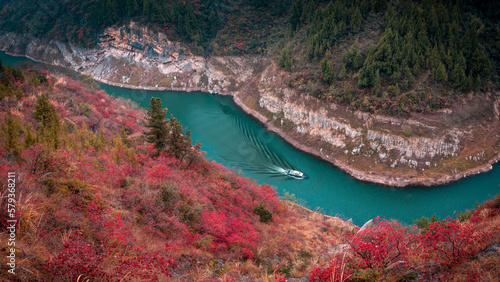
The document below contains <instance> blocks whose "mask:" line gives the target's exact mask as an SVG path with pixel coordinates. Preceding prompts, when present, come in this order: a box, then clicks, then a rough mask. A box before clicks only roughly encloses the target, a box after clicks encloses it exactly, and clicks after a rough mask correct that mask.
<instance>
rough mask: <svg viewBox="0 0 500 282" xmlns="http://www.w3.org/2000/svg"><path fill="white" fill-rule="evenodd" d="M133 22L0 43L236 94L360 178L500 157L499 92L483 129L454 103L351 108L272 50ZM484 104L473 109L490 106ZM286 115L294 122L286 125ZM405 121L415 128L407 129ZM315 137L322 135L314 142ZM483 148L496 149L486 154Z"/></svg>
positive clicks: (424, 179) (287, 134) (109, 75)
mask: <svg viewBox="0 0 500 282" xmlns="http://www.w3.org/2000/svg"><path fill="white" fill-rule="evenodd" d="M129 30H131V31H129V33H127V32H124V29H123V28H122V27H114V28H108V29H107V31H106V32H105V35H106V36H105V38H106V40H108V41H106V40H104V39H103V40H102V42H101V43H100V44H99V46H97V47H96V48H93V49H83V48H79V47H76V46H73V45H71V44H68V43H61V42H55V41H52V40H42V39H38V38H33V37H30V36H25V35H18V34H13V33H2V32H1V31H0V39H1V40H0V50H4V51H6V52H7V54H10V55H14V56H25V57H27V58H29V59H31V60H33V61H37V62H40V63H45V64H50V65H56V66H60V67H64V68H68V69H72V70H74V71H76V72H77V73H81V74H86V75H90V76H92V77H93V78H94V79H95V80H96V81H99V82H101V83H105V84H108V85H112V86H116V87H124V88H130V89H138V90H148V91H149V90H152V91H165V90H170V91H184V92H192V91H200V92H206V93H215V94H218V95H229V96H232V97H233V100H234V101H235V103H236V104H237V105H238V106H239V107H240V108H241V109H242V110H243V111H245V112H246V113H247V114H250V115H251V116H253V117H254V118H256V119H257V120H258V121H259V122H260V123H262V124H263V126H265V127H266V128H267V129H268V130H270V131H272V132H274V133H276V134H278V135H279V136H281V137H282V138H283V139H285V140H286V141H287V142H288V143H290V144H291V145H293V146H294V147H295V148H297V149H300V150H302V151H304V152H307V153H309V154H311V155H314V156H316V157H319V158H321V159H323V160H325V161H327V162H329V163H331V164H333V165H334V166H336V167H338V168H339V169H341V170H342V171H344V172H346V173H348V174H349V175H351V176H352V177H354V178H356V179H358V180H361V181H367V182H372V183H376V184H380V185H386V186H392V187H406V186H416V185H421V186H435V185H443V184H447V183H450V182H454V181H457V180H460V179H462V178H464V177H468V176H472V175H476V174H479V173H484V172H487V171H489V170H491V169H492V168H493V165H494V164H495V163H497V162H499V161H500V154H499V151H500V150H499V148H500V147H499V145H498V143H497V142H496V141H495V138H496V139H497V140H498V139H500V138H499V132H500V126H499V125H498V124H499V122H498V120H499V117H500V114H499V109H498V108H500V97H497V96H498V93H496V94H495V93H493V94H492V95H488V98H484V99H483V105H486V106H487V107H489V109H488V110H489V111H490V113H491V115H490V117H489V121H486V122H485V126H484V128H483V129H482V130H483V131H474V130H475V129H476V126H475V124H474V122H473V121H472V122H469V123H470V125H469V126H468V127H467V128H458V127H457V128H454V127H453V126H450V125H449V124H446V123H441V120H447V119H448V120H453V119H454V113H453V112H454V111H458V110H460V109H458V110H457V109H450V110H447V111H446V112H442V113H437V114H436V115H437V116H436V117H434V120H433V121H430V122H428V121H427V120H426V119H427V117H423V118H421V119H420V120H419V119H412V120H402V119H397V118H392V117H382V116H377V115H372V114H368V113H357V112H356V113H353V112H352V110H349V109H347V110H346V109H343V110H342V109H339V106H337V105H333V104H332V105H325V103H323V102H321V101H318V100H314V98H311V97H309V96H307V95H301V94H300V93H298V90H296V89H293V88H290V87H289V86H287V85H285V83H284V82H283V78H282V76H281V71H280V70H279V69H278V68H277V67H276V66H274V64H273V63H272V62H271V61H270V60H269V59H267V58H265V57H262V56H240V57H235V56H233V57H230V56H226V57H210V58H202V57H199V56H194V55H192V54H190V53H188V51H187V49H186V48H184V47H183V46H182V45H181V44H179V43H176V42H170V41H168V39H167V38H166V37H165V36H164V35H162V34H154V33H152V32H149V31H148V30H147V28H144V27H140V26H135V25H134V24H133V23H132V24H131V26H130V27H129ZM138 34H139V35H140V36H138ZM139 37H140V38H139ZM109 38H113V40H109ZM138 44H139V45H141V46H143V47H144V48H142V49H139V50H135V49H134V48H135V47H133V46H138ZM183 54H184V55H183ZM186 54H187V55H186ZM152 85H154V86H152ZM457 107H458V106H457ZM478 108H479V109H476V110H475V111H476V112H471V113H468V114H469V115H474V114H477V112H482V111H485V110H484V109H482V108H480V107H478ZM266 115H267V116H266ZM455 115H456V114H455ZM422 120H423V122H422ZM482 121H484V120H482ZM279 122H281V127H280V126H278V125H279ZM284 122H287V123H288V124H291V125H292V128H293V129H292V130H290V128H288V130H286V129H285V127H284V126H283V124H284ZM403 126H406V127H409V128H410V132H411V129H413V131H414V132H416V134H415V135H414V136H405V135H403V133H402V132H401V131H402V128H403ZM398 131H399V132H398ZM420 132H423V133H424V134H420ZM484 133H487V134H486V135H485V136H482V135H484ZM480 138H483V139H481V140H479V139H480ZM313 139H314V140H320V141H317V142H316V143H314V142H312V143H311V140H313ZM469 139H470V140H472V141H471V142H470V143H471V144H477V143H482V144H483V145H481V146H478V145H475V147H474V146H472V145H470V144H468V143H466V142H465V141H464V140H469ZM314 140H313V141H314ZM478 140H479V141H481V142H477V141H478ZM484 140H489V141H488V142H489V143H484V142H485V141H484ZM318 142H320V143H321V142H322V143H321V144H324V145H325V146H326V147H325V146H323V145H321V144H320V145H321V146H319V145H318V144H319V143H318ZM490 146H491V147H490ZM471 147H473V148H472V149H471ZM486 148H489V149H488V150H489V151H487V152H486V153H485V150H486ZM465 149H467V150H465ZM481 151H482V152H481ZM464 159H465V161H464Z"/></svg>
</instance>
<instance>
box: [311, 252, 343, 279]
mask: <svg viewBox="0 0 500 282" xmlns="http://www.w3.org/2000/svg"><path fill="white" fill-rule="evenodd" d="M350 264H352V259H351V258H349V257H346V256H345V255H336V256H335V258H334V259H333V261H332V262H330V263H329V264H328V265H327V266H325V267H317V266H315V267H313V269H312V270H311V274H310V275H309V282H331V281H340V282H342V281H346V280H347V279H349V278H350V277H351V276H352V269H351V268H350V266H349V265H350Z"/></svg>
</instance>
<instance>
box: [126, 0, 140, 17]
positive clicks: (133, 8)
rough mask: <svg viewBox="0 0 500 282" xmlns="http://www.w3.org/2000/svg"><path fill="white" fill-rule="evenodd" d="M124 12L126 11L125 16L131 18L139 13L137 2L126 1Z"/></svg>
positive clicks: (135, 0) (133, 0) (134, 0)
mask: <svg viewBox="0 0 500 282" xmlns="http://www.w3.org/2000/svg"><path fill="white" fill-rule="evenodd" d="M125 10H126V11H127V15H128V16H129V17H132V16H133V15H135V13H137V12H138V11H139V5H138V4H137V0H127V2H126V6H125Z"/></svg>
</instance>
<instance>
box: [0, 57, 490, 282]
mask: <svg viewBox="0 0 500 282" xmlns="http://www.w3.org/2000/svg"><path fill="white" fill-rule="evenodd" d="M0 71H1V73H2V80H1V87H2V88H1V90H0V93H1V94H2V98H1V100H0V108H1V111H0V121H1V142H0V143H1V144H0V145H1V149H0V175H1V177H2V183H4V180H5V179H7V174H8V172H15V173H16V175H17V178H16V180H17V182H16V191H15V194H16V198H15V199H16V201H15V211H8V209H7V207H8V205H7V203H8V198H7V197H2V198H1V199H0V204H1V205H0V217H1V218H0V229H1V233H0V239H1V242H2V255H1V256H0V262H1V269H0V270H1V271H2V276H3V275H4V274H5V275H9V276H4V277H7V278H8V279H11V280H13V281H76V280H78V279H79V277H80V279H89V280H90V281H155V280H159V281H168V280H173V281H176V280H178V279H180V280H185V281H210V280H212V281H214V280H215V281H238V280H241V279H243V277H250V278H261V279H264V281H273V280H276V281H278V280H279V281H281V280H280V279H286V278H288V277H309V279H310V281H332V276H334V277H335V278H333V279H334V280H333V281H339V280H342V281H343V280H357V281H359V280H381V279H386V280H396V279H400V278H402V279H410V278H412V277H413V278H415V277H421V278H424V279H427V278H429V279H433V278H439V279H446V280H453V279H455V280H463V279H469V278H470V277H473V278H478V279H480V280H485V281H489V280H488V279H490V278H491V279H493V280H494V279H495V278H498V277H499V273H500V270H499V269H498V260H499V256H498V253H496V254H495V251H493V255H492V254H491V252H489V253H484V252H481V253H479V254H478V252H480V251H481V250H483V249H485V248H487V247H489V246H491V245H493V244H497V246H498V243H499V242H500V238H499V234H500V232H499V231H500V229H499V228H500V217H499V211H500V205H499V203H500V200H499V199H498V198H497V199H496V200H495V201H491V202H488V203H486V204H484V205H483V206H482V207H480V208H478V209H477V210H475V211H471V212H467V213H465V214H460V217H459V218H460V220H458V219H447V220H444V221H441V220H436V219H433V220H430V222H429V221H428V220H426V219H421V220H419V222H418V223H419V224H418V226H419V228H417V227H405V226H402V225H401V224H400V223H397V222H393V221H388V220H384V219H376V220H375V222H374V223H373V224H372V225H370V226H368V227H366V228H362V230H359V229H358V228H356V227H354V226H352V225H350V224H348V223H346V222H343V221H341V220H339V219H336V218H328V217H325V216H322V215H320V214H318V213H314V212H310V211H309V212H308V211H305V210H303V209H301V208H299V207H297V206H296V205H292V204H289V203H287V202H284V201H280V200H279V199H278V198H277V196H276V193H275V191H274V190H273V189H272V188H271V187H269V186H267V185H257V184H256V183H255V182H253V181H252V180H250V179H247V178H243V177H241V176H239V175H237V174H235V173H234V172H232V171H228V170H227V169H226V168H224V167H223V166H221V165H218V164H216V163H214V162H209V161H207V160H206V159H204V158H203V155H202V153H201V152H200V150H199V147H197V146H193V147H189V149H188V150H184V151H182V152H184V153H182V152H181V153H179V151H176V150H173V149H172V148H173V146H172V143H169V142H170V141H167V148H166V150H161V151H160V153H158V151H157V149H155V147H154V146H153V144H150V143H148V142H147V140H146V138H145V137H144V135H143V131H148V129H147V127H146V124H149V125H151V124H150V123H148V122H149V121H148V119H147V117H148V116H147V114H146V113H145V112H144V111H142V110H140V109H138V108H137V107H136V106H135V105H134V104H133V103H131V102H128V101H125V100H121V99H114V98H112V97H110V96H108V95H107V94H106V93H104V92H103V91H98V90H96V89H93V88H92V87H91V86H88V85H85V84H82V83H81V82H78V81H74V80H72V79H70V78H67V77H64V76H57V75H53V74H48V73H47V72H44V71H31V70H26V71H20V70H18V69H13V68H10V67H5V66H2V67H1V69H0ZM170 124H172V126H173V124H175V122H174V121H172V120H171V122H170ZM170 128H171V129H170V133H169V134H170V135H171V134H172V133H173V132H174V131H175V130H173V128H174V127H170ZM181 128H182V127H181ZM185 136H187V134H186V135H185ZM179 154H180V155H179ZM182 154H187V155H186V156H183V155H182ZM7 189H8V187H7V185H4V184H3V186H2V195H5V193H6V192H7ZM11 218H15V219H16V220H17V222H18V223H17V225H16V228H17V232H16V245H15V246H8V245H7V243H6V242H8V238H9V236H10V235H9V233H8V232H6V231H7V227H8V223H7V219H11ZM10 248H14V250H15V251H14V252H15V254H16V275H11V274H8V272H7V270H8V266H7V264H6V263H7V254H9V253H10ZM490 249H491V248H490ZM493 250H496V252H498V248H497V249H493ZM483 254H484V255H483Z"/></svg>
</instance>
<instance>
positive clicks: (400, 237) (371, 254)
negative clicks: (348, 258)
mask: <svg viewBox="0 0 500 282" xmlns="http://www.w3.org/2000/svg"><path fill="white" fill-rule="evenodd" d="M374 222H375V224H374V225H373V226H371V227H368V228H367V229H365V230H362V231H361V232H358V233H357V234H353V235H351V236H349V237H348V239H347V240H348V243H349V245H350V246H351V247H352V249H353V251H354V253H355V254H356V257H357V259H358V261H359V263H360V265H361V267H363V268H365V267H368V268H372V269H377V270H381V269H385V268H386V267H388V266H389V265H390V264H392V263H395V262H397V261H404V260H406V256H407V255H408V251H409V246H410V244H411V243H413V242H414V241H415V238H414V235H412V234H410V233H408V230H407V228H406V227H402V226H401V223H399V222H392V221H388V220H385V219H380V218H379V217H377V218H375V220H374Z"/></svg>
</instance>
